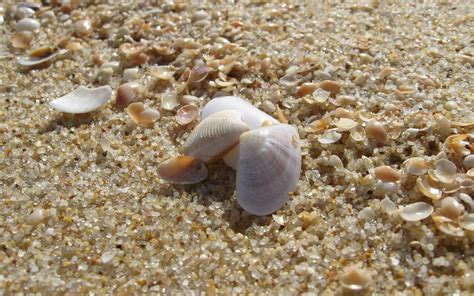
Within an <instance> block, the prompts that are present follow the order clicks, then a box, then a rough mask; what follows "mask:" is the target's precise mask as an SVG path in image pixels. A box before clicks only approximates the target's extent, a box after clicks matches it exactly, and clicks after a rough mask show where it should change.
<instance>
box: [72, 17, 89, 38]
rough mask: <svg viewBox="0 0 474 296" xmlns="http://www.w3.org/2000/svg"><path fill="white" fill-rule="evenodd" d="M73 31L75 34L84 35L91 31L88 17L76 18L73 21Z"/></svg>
mask: <svg viewBox="0 0 474 296" xmlns="http://www.w3.org/2000/svg"><path fill="white" fill-rule="evenodd" d="M74 31H75V32H76V34H77V36H80V37H86V36H88V35H90V33H92V23H91V21H90V20H88V19H84V20H78V21H76V22H75V23H74Z"/></svg>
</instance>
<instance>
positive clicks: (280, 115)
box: [260, 105, 288, 126]
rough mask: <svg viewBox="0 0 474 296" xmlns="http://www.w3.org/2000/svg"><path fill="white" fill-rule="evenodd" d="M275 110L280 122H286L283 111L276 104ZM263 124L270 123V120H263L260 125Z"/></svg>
mask: <svg viewBox="0 0 474 296" xmlns="http://www.w3.org/2000/svg"><path fill="white" fill-rule="evenodd" d="M276 112H277V114H278V120H280V122H281V123H288V119H286V117H285V114H283V111H282V110H281V108H280V106H278V105H276ZM264 124H265V125H269V124H272V122H271V121H268V120H265V121H264V122H263V123H262V124H261V125H260V126H263V125H264Z"/></svg>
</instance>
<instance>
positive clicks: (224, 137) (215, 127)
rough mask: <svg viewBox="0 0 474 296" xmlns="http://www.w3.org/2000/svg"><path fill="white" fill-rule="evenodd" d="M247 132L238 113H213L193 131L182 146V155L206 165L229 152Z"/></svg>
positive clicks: (246, 127)
mask: <svg viewBox="0 0 474 296" xmlns="http://www.w3.org/2000/svg"><path fill="white" fill-rule="evenodd" d="M248 130H249V128H248V126H247V125H246V124H245V123H244V122H243V121H242V118H241V114H240V113H239V112H237V111H221V112H217V113H214V114H212V115H211V116H209V117H207V118H205V119H203V121H201V122H200V123H199V124H198V125H197V126H196V128H195V129H194V130H193V132H192V133H191V135H190V136H189V138H188V139H187V141H186V143H185V145H184V154H185V155H189V156H193V157H195V158H196V159H199V160H200V161H202V162H204V163H207V162H209V161H212V160H214V159H216V158H218V157H219V156H222V155H223V154H225V153H226V152H228V151H230V150H231V149H232V148H233V147H234V146H235V145H237V144H238V142H239V138H240V135H241V134H242V133H244V132H246V131H248Z"/></svg>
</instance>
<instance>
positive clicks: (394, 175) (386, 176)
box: [374, 165, 400, 182]
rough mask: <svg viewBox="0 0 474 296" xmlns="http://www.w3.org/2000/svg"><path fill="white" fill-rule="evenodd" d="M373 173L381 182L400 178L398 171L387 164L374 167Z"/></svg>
mask: <svg viewBox="0 0 474 296" xmlns="http://www.w3.org/2000/svg"><path fill="white" fill-rule="evenodd" d="M374 175H375V177H377V178H378V179H379V180H381V181H382V182H396V181H398V180H400V173H399V172H398V171H397V170H396V169H394V168H392V167H389V166H388V165H383V166H379V167H376V168H374Z"/></svg>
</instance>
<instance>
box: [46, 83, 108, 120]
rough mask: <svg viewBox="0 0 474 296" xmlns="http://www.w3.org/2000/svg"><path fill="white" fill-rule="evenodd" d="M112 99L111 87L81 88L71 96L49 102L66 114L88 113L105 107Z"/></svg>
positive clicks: (70, 94) (71, 93)
mask: <svg viewBox="0 0 474 296" xmlns="http://www.w3.org/2000/svg"><path fill="white" fill-rule="evenodd" d="M111 97H112V89H111V88H110V86H108V85H105V86H100V87H97V88H90V89H89V88H87V87H84V86H79V87H78V88H76V89H75V90H74V91H72V92H70V93H69V94H67V95H65V96H62V97H60V98H58V99H56V100H53V101H51V102H49V105H50V106H51V107H53V108H54V109H57V110H59V111H62V112H66V113H74V114H80V113H88V112H91V111H94V110H97V109H99V108H100V107H101V106H103V105H105V104H106V103H107V102H108V100H109V99H110V98H111Z"/></svg>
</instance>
